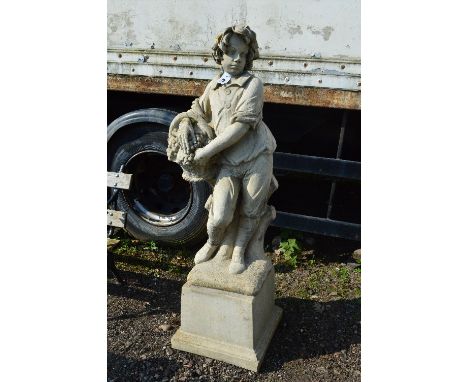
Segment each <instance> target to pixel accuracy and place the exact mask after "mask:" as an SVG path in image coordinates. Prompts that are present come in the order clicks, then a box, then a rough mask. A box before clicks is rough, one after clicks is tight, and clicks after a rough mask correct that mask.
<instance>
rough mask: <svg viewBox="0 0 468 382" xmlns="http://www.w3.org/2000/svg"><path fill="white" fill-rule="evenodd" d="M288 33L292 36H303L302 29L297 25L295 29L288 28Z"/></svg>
mask: <svg viewBox="0 0 468 382" xmlns="http://www.w3.org/2000/svg"><path fill="white" fill-rule="evenodd" d="M288 32H289V34H290V35H291V36H294V35H295V34H303V32H302V28H301V26H300V25H296V26H295V27H293V26H290V27H289V28H288Z"/></svg>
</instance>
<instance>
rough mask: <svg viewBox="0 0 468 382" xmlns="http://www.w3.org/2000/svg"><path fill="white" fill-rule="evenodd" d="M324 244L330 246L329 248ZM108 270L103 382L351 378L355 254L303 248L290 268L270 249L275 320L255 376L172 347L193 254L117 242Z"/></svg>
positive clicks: (356, 334)
mask: <svg viewBox="0 0 468 382" xmlns="http://www.w3.org/2000/svg"><path fill="white" fill-rule="evenodd" d="M330 248H331V249H330ZM114 253H115V257H116V264H117V267H118V268H119V269H121V270H122V275H123V276H124V277H125V279H126V280H127V282H128V285H126V286H123V285H119V284H118V283H117V281H116V280H115V279H114V278H112V276H111V275H108V304H107V311H108V381H115V382H117V381H163V382H164V381H283V380H288V381H359V380H360V355H361V346H360V327H361V325H360V301H361V300H360V280H361V273H360V269H361V268H360V252H359V251H356V252H355V253H354V254H353V253H352V250H351V251H343V250H336V246H333V245H332V246H329V245H328V246H326V247H325V249H324V248H320V247H319V246H318V245H314V246H312V248H305V250H303V251H301V252H300V254H299V256H298V261H297V267H292V266H291V265H289V264H288V263H286V262H285V261H284V256H283V254H282V253H281V252H280V251H279V250H276V251H273V250H272V251H271V252H270V253H269V255H270V256H271V258H272V261H273V263H274V264H275V269H276V286H277V300H276V304H277V305H278V306H280V307H281V308H283V318H282V321H281V322H280V325H279V327H278V329H277V331H276V333H275V335H274V337H273V339H272V342H271V343H270V346H269V349H268V351H267V354H266V356H265V360H264V362H263V365H262V367H261V369H260V371H259V372H258V373H254V372H251V371H247V370H244V369H242V368H239V367H236V366H232V365H229V364H226V363H223V362H220V361H217V360H212V359H209V358H205V357H201V356H197V355H193V354H189V353H185V352H182V351H178V350H173V349H172V348H171V346H170V340H171V337H172V336H173V334H174V333H175V331H176V330H177V328H178V327H179V325H180V294H181V288H182V285H183V283H184V282H185V279H186V276H187V273H188V272H189V270H190V268H191V267H192V266H193V255H194V253H193V251H189V250H174V249H172V250H171V249H167V248H164V247H159V246H157V245H156V244H155V243H140V242H137V241H134V240H129V239H124V240H121V241H120V242H119V243H118V244H117V247H116V248H115V249H114Z"/></svg>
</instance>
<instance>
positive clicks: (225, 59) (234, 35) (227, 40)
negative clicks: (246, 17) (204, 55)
mask: <svg viewBox="0 0 468 382" xmlns="http://www.w3.org/2000/svg"><path fill="white" fill-rule="evenodd" d="M212 49H213V58H214V60H215V61H216V63H217V64H218V65H221V66H222V67H223V70H224V71H225V72H228V73H229V74H231V75H234V76H237V75H240V74H242V73H243V72H244V71H245V70H250V69H252V64H253V60H256V59H257V58H258V57H259V54H258V44H257V36H256V35H255V32H254V31H253V30H251V29H250V28H249V27H248V26H245V27H244V26H233V27H229V28H226V29H225V30H224V32H223V33H221V34H219V35H218V36H217V37H216V43H215V44H214V45H213V48H212Z"/></svg>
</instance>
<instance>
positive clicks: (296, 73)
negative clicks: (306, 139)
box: [107, 49, 361, 91]
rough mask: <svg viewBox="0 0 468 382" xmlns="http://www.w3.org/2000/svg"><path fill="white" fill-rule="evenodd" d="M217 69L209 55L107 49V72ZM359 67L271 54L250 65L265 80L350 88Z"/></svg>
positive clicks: (174, 73) (205, 75)
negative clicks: (252, 65)
mask: <svg viewBox="0 0 468 382" xmlns="http://www.w3.org/2000/svg"><path fill="white" fill-rule="evenodd" d="M219 70H220V69H219V67H218V66H217V65H216V64H215V62H214V60H213V59H212V58H211V57H208V56H207V55H200V54H195V53H190V52H184V53H181V52H179V53H176V54H175V53H170V52H150V51H138V50H130V49H125V50H124V49H122V50H115V49H109V50H108V52H107V72H108V73H109V74H123V75H128V76H147V77H170V78H188V79H192V78H196V79H199V80H210V79H212V78H213V77H214V76H215V75H216V74H217V73H219ZM360 71H361V65H360V63H358V62H351V61H344V60H340V61H337V60H334V61H331V60H317V59H311V58H300V57H273V56H270V57H268V56H267V57H263V58H260V59H258V60H256V61H255V62H254V67H253V69H252V72H253V73H254V74H255V75H257V76H258V77H259V78H261V79H262V80H263V82H264V83H265V84H277V85H283V84H284V85H292V86H306V87H317V88H329V89H343V90H352V91H359V90H360V88H361V76H360Z"/></svg>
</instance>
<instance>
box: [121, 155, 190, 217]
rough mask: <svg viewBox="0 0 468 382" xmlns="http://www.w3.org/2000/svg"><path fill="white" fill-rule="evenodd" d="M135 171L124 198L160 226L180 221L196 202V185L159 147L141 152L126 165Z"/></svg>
mask: <svg viewBox="0 0 468 382" xmlns="http://www.w3.org/2000/svg"><path fill="white" fill-rule="evenodd" d="M124 172H126V173H128V174H132V184H131V187H130V189H129V190H125V191H123V192H122V193H123V196H124V199H125V201H126V203H127V205H128V206H129V208H131V209H132V210H133V211H134V212H135V213H136V214H137V215H138V216H139V217H141V218H142V219H143V220H145V221H146V222H148V223H150V224H153V225H156V226H169V225H174V224H177V223H178V222H180V221H181V220H182V219H183V218H184V217H185V216H186V215H187V213H188V211H189V210H190V207H191V205H192V185H191V184H190V182H187V181H185V180H184V179H183V178H182V169H181V168H180V167H179V166H178V165H177V164H176V163H173V162H170V161H168V160H167V157H166V156H165V155H163V154H161V153H160V152H158V151H156V150H145V151H140V152H138V153H137V154H135V155H133V156H132V157H131V158H130V159H129V160H128V161H127V162H126V164H125V165H124Z"/></svg>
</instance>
